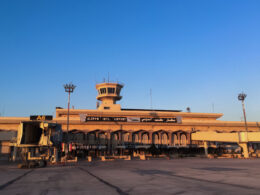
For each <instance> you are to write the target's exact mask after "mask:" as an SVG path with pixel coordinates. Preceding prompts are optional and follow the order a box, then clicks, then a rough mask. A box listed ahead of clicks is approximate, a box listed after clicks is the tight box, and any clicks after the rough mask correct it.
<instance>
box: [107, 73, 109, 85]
mask: <svg viewBox="0 0 260 195" xmlns="http://www.w3.org/2000/svg"><path fill="white" fill-rule="evenodd" d="M107 82H108V83H109V72H108V74H107Z"/></svg>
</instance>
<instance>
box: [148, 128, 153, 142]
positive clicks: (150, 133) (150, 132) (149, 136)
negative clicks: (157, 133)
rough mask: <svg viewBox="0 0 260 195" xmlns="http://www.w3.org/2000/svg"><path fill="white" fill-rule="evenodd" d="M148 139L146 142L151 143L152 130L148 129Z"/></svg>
mask: <svg viewBox="0 0 260 195" xmlns="http://www.w3.org/2000/svg"><path fill="white" fill-rule="evenodd" d="M148 139H149V141H148V143H149V144H152V143H153V132H152V131H149V133H148Z"/></svg>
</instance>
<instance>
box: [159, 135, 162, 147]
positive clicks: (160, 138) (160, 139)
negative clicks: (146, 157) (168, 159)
mask: <svg viewBox="0 0 260 195" xmlns="http://www.w3.org/2000/svg"><path fill="white" fill-rule="evenodd" d="M158 139H159V145H162V132H158Z"/></svg>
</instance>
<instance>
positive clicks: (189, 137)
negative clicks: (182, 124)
mask: <svg viewBox="0 0 260 195" xmlns="http://www.w3.org/2000/svg"><path fill="white" fill-rule="evenodd" d="M190 134H191V133H189V132H187V133H186V139H187V145H190V144H191V140H190V139H191V136H190Z"/></svg>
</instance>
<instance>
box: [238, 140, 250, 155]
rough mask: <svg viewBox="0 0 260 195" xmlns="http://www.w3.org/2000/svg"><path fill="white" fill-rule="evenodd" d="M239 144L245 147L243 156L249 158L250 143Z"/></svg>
mask: <svg viewBox="0 0 260 195" xmlns="http://www.w3.org/2000/svg"><path fill="white" fill-rule="evenodd" d="M239 146H240V147H241V148H242V149H243V156H244V158H249V153H248V143H247V142H245V143H239Z"/></svg>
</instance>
